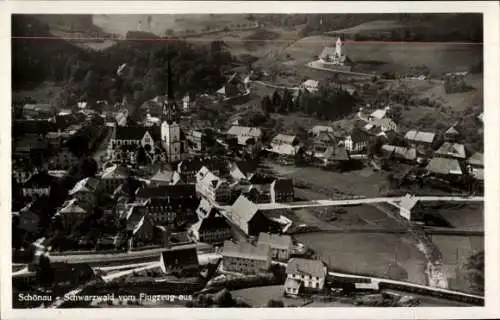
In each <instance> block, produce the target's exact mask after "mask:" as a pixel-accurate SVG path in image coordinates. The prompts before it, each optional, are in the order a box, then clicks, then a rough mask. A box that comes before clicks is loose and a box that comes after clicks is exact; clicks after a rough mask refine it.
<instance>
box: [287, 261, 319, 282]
mask: <svg viewBox="0 0 500 320" xmlns="http://www.w3.org/2000/svg"><path fill="white" fill-rule="evenodd" d="M286 273H287V274H296V275H302V274H303V275H310V276H312V277H319V278H324V277H325V276H326V267H325V265H324V263H323V262H322V261H320V260H309V259H302V258H292V259H290V261H288V264H287V266H286Z"/></svg>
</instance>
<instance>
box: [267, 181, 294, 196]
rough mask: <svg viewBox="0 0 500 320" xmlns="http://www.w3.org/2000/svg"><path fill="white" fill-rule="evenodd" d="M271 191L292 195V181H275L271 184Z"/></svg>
mask: <svg viewBox="0 0 500 320" xmlns="http://www.w3.org/2000/svg"><path fill="white" fill-rule="evenodd" d="M271 189H274V192H276V193H293V181H292V179H276V180H274V181H273V183H271Z"/></svg>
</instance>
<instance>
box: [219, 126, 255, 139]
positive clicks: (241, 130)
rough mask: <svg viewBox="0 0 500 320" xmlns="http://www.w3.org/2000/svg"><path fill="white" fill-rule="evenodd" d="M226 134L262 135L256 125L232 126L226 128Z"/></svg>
mask: <svg viewBox="0 0 500 320" xmlns="http://www.w3.org/2000/svg"><path fill="white" fill-rule="evenodd" d="M227 134H229V135H233V136H250V137H254V138H260V137H261V136H262V130H260V128H256V127H243V126H232V127H231V128H230V129H229V130H228V132H227Z"/></svg>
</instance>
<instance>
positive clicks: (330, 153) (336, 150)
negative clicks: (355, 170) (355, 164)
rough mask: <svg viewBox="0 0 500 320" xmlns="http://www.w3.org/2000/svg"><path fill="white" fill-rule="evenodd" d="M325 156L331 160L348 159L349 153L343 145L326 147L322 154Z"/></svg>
mask: <svg viewBox="0 0 500 320" xmlns="http://www.w3.org/2000/svg"><path fill="white" fill-rule="evenodd" d="M324 156H325V158H326V159H328V160H333V161H348V160H350V157H349V153H347V150H346V148H345V147H344V146H337V147H328V148H327V149H326V151H325V154H324Z"/></svg>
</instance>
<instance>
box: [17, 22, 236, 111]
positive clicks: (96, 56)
mask: <svg viewBox="0 0 500 320" xmlns="http://www.w3.org/2000/svg"><path fill="white" fill-rule="evenodd" d="M12 30H13V35H14V36H15V37H25V36H30V37H33V36H37V37H40V36H45V37H52V36H53V34H52V33H51V32H50V27H49V26H48V25H47V24H44V23H42V22H41V21H39V20H38V19H36V18H34V17H32V16H14V17H13V29H12ZM13 53H14V54H13V64H12V75H13V89H14V90H15V91H17V90H20V89H31V88H34V87H36V86H38V85H40V84H42V83H44V82H54V83H56V85H61V86H62V87H63V89H64V90H63V92H62V93H61V94H59V95H57V97H54V99H53V101H51V102H53V103H54V104H55V105H58V106H69V105H75V103H76V101H78V100H79V99H85V100H87V101H88V102H89V103H90V104H92V101H95V100H101V99H106V100H108V101H109V102H111V103H114V102H117V101H119V100H121V98H122V97H127V100H128V101H129V103H130V104H132V105H136V106H137V105H140V104H141V103H142V102H143V101H145V100H147V99H150V98H152V97H154V96H156V95H160V94H164V93H165V91H166V61H167V56H171V59H172V73H173V76H174V80H175V83H176V84H177V87H176V93H177V94H179V95H181V94H185V93H187V92H194V91H197V92H199V91H200V90H209V91H213V90H216V89H218V88H220V86H221V85H222V83H223V82H224V81H225V77H224V73H225V72H226V71H227V69H229V68H230V66H231V64H232V60H233V57H232V56H231V54H230V53H229V52H228V51H227V49H226V48H225V46H224V43H222V42H207V43H204V44H203V45H199V46H194V45H190V44H188V43H186V42H183V41H175V42H172V41H169V42H150V41H121V42H119V43H118V44H116V45H114V46H112V47H110V48H107V49H104V50H102V51H97V52H96V51H90V50H84V49H82V48H78V47H77V46H75V45H73V44H71V43H69V42H68V41H65V40H62V39H55V40H45V39H44V40H39V39H14V40H13ZM124 63H126V64H127V66H128V72H127V73H126V74H125V75H123V76H120V77H119V76H117V75H116V70H117V68H118V67H119V66H120V65H122V64H124Z"/></svg>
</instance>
